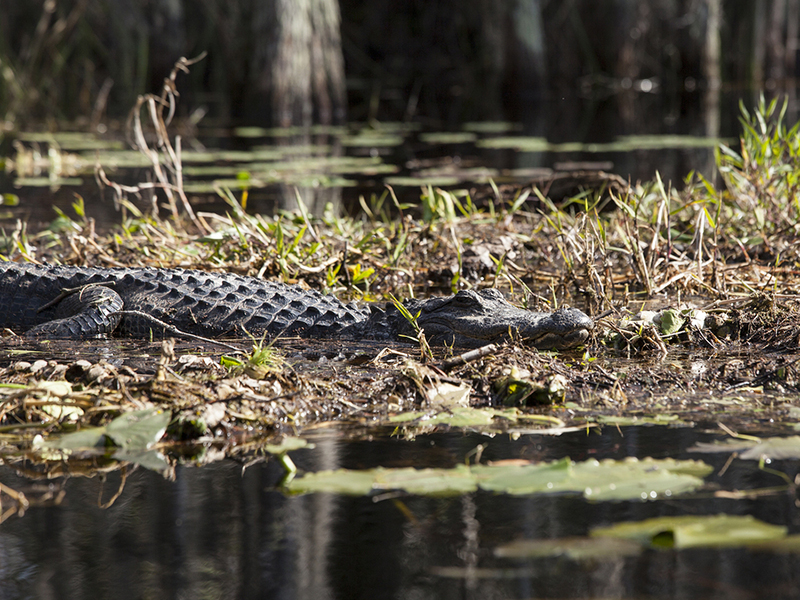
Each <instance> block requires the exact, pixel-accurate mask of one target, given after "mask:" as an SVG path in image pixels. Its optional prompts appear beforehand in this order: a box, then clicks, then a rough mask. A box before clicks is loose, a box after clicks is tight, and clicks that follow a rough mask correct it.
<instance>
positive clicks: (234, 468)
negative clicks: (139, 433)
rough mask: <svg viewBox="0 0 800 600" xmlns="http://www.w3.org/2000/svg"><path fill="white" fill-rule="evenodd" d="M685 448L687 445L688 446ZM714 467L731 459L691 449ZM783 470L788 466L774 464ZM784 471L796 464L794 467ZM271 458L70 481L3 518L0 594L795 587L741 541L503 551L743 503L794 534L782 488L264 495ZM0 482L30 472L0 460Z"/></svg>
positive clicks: (734, 484) (563, 442)
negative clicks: (507, 554) (547, 552)
mask: <svg viewBox="0 0 800 600" xmlns="http://www.w3.org/2000/svg"><path fill="white" fill-rule="evenodd" d="M713 437H714V436H713V435H712V434H708V433H703V432H701V431H698V430H696V429H690V428H683V429H667V428H643V427H639V428H623V429H620V430H617V429H615V428H606V429H605V430H604V431H603V432H602V434H598V433H594V432H592V433H588V434H587V433H580V434H570V435H566V436H561V437H557V438H551V437H543V436H524V437H522V438H521V439H520V440H518V441H516V442H512V441H509V440H508V439H507V438H505V437H501V436H498V437H495V438H487V437H486V436H478V435H460V434H435V435H429V436H419V437H418V438H417V439H416V441H414V442H409V441H403V440H399V439H394V438H390V437H382V438H381V439H378V440H373V441H371V442H369V443H367V442H348V441H345V440H343V439H342V438H341V437H340V436H339V435H338V434H336V433H331V432H329V433H325V434H320V435H318V436H317V438H316V439H315V440H313V441H314V442H315V444H316V447H315V448H314V449H309V450H301V451H298V452H296V453H294V454H293V458H294V460H295V462H296V463H297V465H298V467H300V468H301V469H304V470H313V471H317V470H321V469H330V468H336V467H340V466H341V467H347V468H368V467H374V466H376V465H384V466H409V465H413V466H418V467H426V466H452V465H454V464H456V463H458V462H461V461H463V457H464V456H465V455H466V454H467V453H468V452H469V451H470V450H472V449H473V448H474V447H475V446H476V445H477V444H478V443H483V444H487V448H486V451H485V453H484V458H485V459H486V460H492V459H499V458H517V457H526V458H533V457H534V456H535V457H538V458H542V459H544V458H557V457H562V456H564V455H566V454H567V452H569V454H570V456H572V458H573V459H575V460H580V459H582V458H585V457H596V458H605V457H609V458H621V457H624V456H647V455H650V456H667V455H669V456H673V457H680V458H685V457H687V454H686V448H688V447H689V446H690V445H692V444H693V443H695V442H696V441H707V440H709V439H711V438H713ZM694 458H697V456H694ZM702 458H703V459H704V460H707V461H710V462H711V463H712V464H714V466H715V473H719V472H720V470H721V468H722V466H723V464H724V463H725V461H726V460H727V458H728V457H727V456H725V455H723V456H716V455H711V456H709V455H704V456H703V457H702ZM774 466H777V468H780V469H784V470H785V469H787V468H795V467H793V466H792V465H787V464H778V465H774ZM789 474H790V476H792V477H793V476H794V473H792V472H790V473H789ZM282 476H283V471H282V468H281V467H280V466H279V465H278V464H277V463H276V462H275V461H271V462H266V463H257V464H253V465H251V466H249V467H248V468H246V469H243V468H242V465H241V464H237V463H234V462H232V461H223V462H220V463H217V464H212V465H207V466H205V467H203V468H193V467H191V466H184V467H180V468H178V469H177V477H176V480H175V481H174V482H172V481H167V480H165V479H163V478H161V477H160V476H159V475H157V474H155V473H151V472H146V471H143V470H138V471H135V472H133V473H132V474H131V475H130V476H129V477H128V478H127V481H125V485H124V490H123V491H122V494H121V495H120V496H119V498H118V499H117V500H116V502H115V503H114V504H113V505H112V506H111V507H109V508H107V509H100V508H98V503H102V502H106V501H108V500H109V498H110V497H111V496H112V495H113V494H114V493H115V492H116V491H117V489H118V487H119V485H120V483H121V474H120V472H114V473H110V474H108V475H107V476H106V477H105V478H103V477H94V478H91V479H86V478H77V477H76V478H72V479H69V480H67V481H66V484H65V488H66V492H67V493H66V497H65V501H64V503H63V504H62V505H61V506H51V507H40V508H33V509H31V510H30V511H29V512H28V513H27V514H26V515H25V516H24V517H22V518H16V517H14V518H12V519H10V520H8V521H6V522H5V523H3V524H2V526H0V590H2V591H1V592H0V597H2V598H23V597H40V598H48V597H51V598H92V599H97V598H112V597H113V598H142V597H156V598H173V597H175V598H177V597H182V598H187V597H213V598H219V597H239V598H271V597H287V598H289V597H291V598H314V599H317V598H384V597H403V598H533V597H558V598H568V597H575V598H588V597H652V598H712V597H718V596H719V597H725V598H749V597H771V598H790V597H796V596H795V594H796V589H797V585H798V583H800V581H798V579H800V568H798V567H800V561H799V560H798V557H797V556H796V555H792V554H786V555H776V554H769V553H755V552H751V551H747V550H741V549H734V550H691V551H669V550H664V551H656V550H647V551H645V552H644V553H642V554H640V555H639V556H635V557H627V558H625V557H609V558H608V560H593V561H588V562H576V561H573V560H569V559H566V558H547V559H501V558H496V557H494V555H493V553H492V550H493V549H494V548H495V547H497V546H499V545H501V544H504V543H507V542H509V541H512V540H516V539H540V538H544V539H550V538H564V537H569V536H584V535H586V534H587V533H588V531H589V530H590V528H591V527H593V526H597V525H607V524H611V523H616V522H619V521H623V520H641V519H644V518H649V517H653V516H658V515H675V514H716V513H719V512H725V513H729V514H750V515H753V516H755V517H757V518H759V519H762V520H764V521H767V522H769V523H773V524H783V525H787V526H788V527H789V529H790V532H791V533H794V532H796V531H797V530H798V529H799V528H800V522H798V512H797V508H796V505H795V497H794V494H793V493H788V494H787V495H785V496H781V495H777V496H770V497H765V498H760V499H751V500H737V501H734V500H730V499H724V498H714V497H713V496H712V495H711V494H710V493H703V494H698V495H696V496H694V497H691V498H687V499H676V500H672V501H659V502H651V503H640V502H619V503H589V502H586V501H584V500H583V499H580V498H577V497H570V496H533V497H510V496H506V495H493V494H489V493H485V492H477V493H471V494H466V495H462V496H454V497H444V498H430V497H416V496H407V495H393V494H389V495H385V496H384V499H383V500H382V501H378V502H375V501H373V499H372V498H366V497H342V496H337V495H332V494H312V495H307V496H300V497H288V496H286V495H284V494H283V493H281V492H280V491H278V490H277V489H276V488H277V486H278V485H279V483H280V480H281V478H282ZM708 480H709V482H710V484H711V485H712V486H717V485H718V486H721V487H723V488H724V489H733V488H735V489H752V488H754V487H764V486H766V485H775V484H776V483H777V481H776V480H777V478H776V477H774V476H771V475H769V474H765V473H764V472H763V471H759V470H758V468H757V467H756V465H755V464H754V463H743V462H738V461H734V463H733V464H732V465H731V467H730V468H728V469H727V471H725V472H724V474H723V475H721V476H720V475H712V476H711V477H709V478H708ZM0 481H2V483H4V484H6V485H9V486H11V487H14V488H16V489H21V490H25V489H26V487H27V488H30V486H31V485H33V484H31V482H29V481H27V480H25V479H23V478H21V477H19V476H17V475H15V474H14V473H13V472H12V468H11V467H8V466H6V467H3V468H2V470H1V471H0Z"/></svg>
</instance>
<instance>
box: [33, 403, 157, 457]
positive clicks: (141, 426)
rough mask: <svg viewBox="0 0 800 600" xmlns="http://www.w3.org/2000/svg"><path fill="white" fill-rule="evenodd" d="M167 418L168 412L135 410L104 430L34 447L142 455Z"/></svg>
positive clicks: (115, 420) (97, 429) (88, 431)
mask: <svg viewBox="0 0 800 600" xmlns="http://www.w3.org/2000/svg"><path fill="white" fill-rule="evenodd" d="M170 418H171V415H170V413H169V412H167V411H162V410H159V409H156V408H148V409H144V410H137V411H133V412H129V413H125V414H123V415H121V416H119V417H117V418H116V419H114V420H113V421H111V422H110V423H109V424H108V425H106V426H105V427H91V428H89V429H82V430H80V431H76V432H74V433H68V434H66V435H61V436H58V437H56V438H55V439H51V440H47V441H41V442H39V443H38V444H36V447H38V448H47V449H51V450H65V451H68V452H73V451H77V450H85V449H93V448H97V447H106V446H109V445H115V446H117V447H119V448H123V449H125V450H129V451H144V450H147V449H148V448H150V446H152V445H153V444H155V443H156V442H158V440H160V439H161V436H162V435H164V432H165V431H166V429H167V425H168V424H169V421H170Z"/></svg>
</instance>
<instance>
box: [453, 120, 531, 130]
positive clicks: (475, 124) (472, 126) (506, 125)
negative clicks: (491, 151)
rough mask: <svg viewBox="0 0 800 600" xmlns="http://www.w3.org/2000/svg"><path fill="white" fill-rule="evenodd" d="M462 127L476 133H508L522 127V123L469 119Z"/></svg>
mask: <svg viewBox="0 0 800 600" xmlns="http://www.w3.org/2000/svg"><path fill="white" fill-rule="evenodd" d="M461 127H462V129H464V130H465V131H474V132H476V133H508V132H509V131H518V130H520V129H522V125H520V124H519V123H511V122H510V121H469V122H467V123H464V124H463V125H462V126H461Z"/></svg>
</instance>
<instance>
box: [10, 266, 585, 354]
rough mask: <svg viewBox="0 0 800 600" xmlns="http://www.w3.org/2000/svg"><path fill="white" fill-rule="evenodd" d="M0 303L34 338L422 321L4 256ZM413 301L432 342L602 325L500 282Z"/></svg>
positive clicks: (575, 339)
mask: <svg viewBox="0 0 800 600" xmlns="http://www.w3.org/2000/svg"><path fill="white" fill-rule="evenodd" d="M0 305H1V306H2V308H3V310H2V311H0V328H9V329H12V330H13V331H16V332H19V333H24V334H25V335H28V336H45V337H64V338H81V337H84V338H86V337H96V336H101V335H108V334H112V333H116V334H119V335H127V336H131V337H139V338H158V337H163V336H164V335H175V334H176V333H177V334H180V333H183V334H189V335H194V336H202V337H204V338H222V337H242V336H245V335H252V336H255V337H261V336H265V337H266V338H267V339H273V338H275V337H277V336H301V337H340V338H347V339H356V340H358V339H378V340H390V339H391V340H399V341H410V339H412V338H413V337H414V327H413V326H412V325H411V324H410V323H409V322H408V320H407V319H406V318H405V317H403V315H401V314H400V311H398V310H397V308H396V307H394V306H392V305H389V306H387V307H386V308H380V307H376V306H375V305H372V308H371V309H370V308H367V307H365V306H358V305H356V304H353V303H350V304H345V303H343V302H341V301H340V300H338V299H337V298H335V297H333V296H327V295H323V294H320V293H319V292H316V291H314V290H306V289H303V288H301V287H300V286H297V285H288V284H284V283H275V282H271V281H264V280H261V279H256V278H253V277H245V276H242V275H235V274H231V273H224V274H218V273H206V272H203V271H189V270H183V269H152V268H136V267H131V268H113V269H107V268H96V267H67V266H57V265H34V264H27V263H25V264H18V263H12V262H4V263H0ZM405 306H406V308H407V309H408V312H409V313H411V315H413V316H415V318H416V325H417V326H418V327H419V328H421V329H422V330H423V331H424V332H425V335H426V338H427V339H428V341H429V342H431V343H434V344H447V345H454V346H480V345H484V344H487V343H490V342H495V341H499V340H501V339H505V338H508V337H511V336H517V337H519V338H521V339H523V340H525V341H527V342H528V343H530V344H531V345H533V346H536V347H537V348H540V349H543V350H549V349H563V348H571V347H574V346H577V345H579V344H581V343H583V342H585V341H586V339H587V338H588V336H589V331H590V330H591V329H592V327H593V325H594V324H593V322H592V320H591V319H590V318H589V317H587V316H586V315H585V314H583V313H582V312H581V311H579V310H576V309H560V310H557V311H556V312H554V313H549V312H534V311H529V310H524V309H521V308H517V307H516V306H513V305H511V304H509V303H508V302H507V301H506V300H505V298H503V295H502V294H501V293H500V292H499V291H497V290H493V289H486V290H480V291H472V290H465V291H462V292H459V293H457V294H455V295H453V296H446V297H442V298H430V299H427V300H407V301H406V302H405Z"/></svg>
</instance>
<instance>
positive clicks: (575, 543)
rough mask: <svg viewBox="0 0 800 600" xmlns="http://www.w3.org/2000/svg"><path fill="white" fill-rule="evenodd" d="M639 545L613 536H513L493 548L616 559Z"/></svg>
mask: <svg viewBox="0 0 800 600" xmlns="http://www.w3.org/2000/svg"><path fill="white" fill-rule="evenodd" d="M641 552H642V545H641V544H640V543H639V542H638V541H635V540H629V539H624V538H613V537H597V538H582V537H572V538H556V539H549V540H517V541H514V542H511V543H509V544H503V545H502V546H498V547H497V548H495V549H494V555H495V556H497V557H499V558H550V557H556V556H563V557H566V558H569V559H572V560H592V561H596V560H600V561H607V560H617V559H618V558H620V557H625V556H636V555H637V554H640V553H641Z"/></svg>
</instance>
